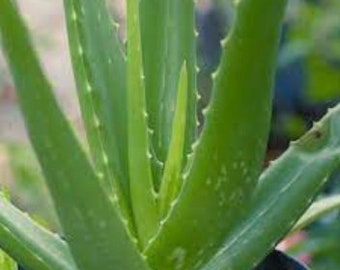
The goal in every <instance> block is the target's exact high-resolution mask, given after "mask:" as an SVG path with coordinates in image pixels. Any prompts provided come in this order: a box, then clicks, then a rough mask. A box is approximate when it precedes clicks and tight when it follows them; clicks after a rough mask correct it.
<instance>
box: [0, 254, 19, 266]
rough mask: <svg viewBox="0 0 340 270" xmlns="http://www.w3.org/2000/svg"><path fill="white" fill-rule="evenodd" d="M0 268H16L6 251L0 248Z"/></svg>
mask: <svg viewBox="0 0 340 270" xmlns="http://www.w3.org/2000/svg"><path fill="white" fill-rule="evenodd" d="M0 269H1V270H17V269H18V266H17V264H16V262H15V261H13V260H12V259H11V258H10V257H9V256H8V255H7V254H6V253H4V252H3V251H1V250H0Z"/></svg>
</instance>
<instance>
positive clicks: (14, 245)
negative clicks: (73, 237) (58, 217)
mask: <svg viewBox="0 0 340 270" xmlns="http://www.w3.org/2000/svg"><path fill="white" fill-rule="evenodd" d="M0 246H1V248H3V249H4V250H5V251H6V252H8V253H9V254H10V255H11V256H12V257H13V258H15V260H16V261H18V262H20V264H21V265H23V266H25V267H26V268H27V269H35V270H40V269H43V270H45V269H46V270H50V269H55V270H76V269H77V267H76V266H75V263H74V262H73V259H72V256H71V253H70V251H69V249H68V246H67V244H66V243H65V242H63V241H62V240H61V239H60V238H59V237H58V236H57V235H53V234H52V233H50V232H48V231H47V230H45V229H43V228H42V227H40V226H39V225H38V224H36V223H35V222H33V221H32V220H31V219H30V218H29V217H28V216H27V215H26V214H24V213H22V212H20V211H19V210H18V209H16V208H15V207H14V206H13V205H11V204H10V203H9V202H8V201H7V200H6V199H5V198H4V197H3V195H0ZM3 258H4V263H9V264H10V260H8V258H6V257H3ZM0 266H2V265H1V262H0ZM0 269H2V270H3V269H4V270H7V269H6V268H2V267H0ZM10 269H11V268H8V270H10Z"/></svg>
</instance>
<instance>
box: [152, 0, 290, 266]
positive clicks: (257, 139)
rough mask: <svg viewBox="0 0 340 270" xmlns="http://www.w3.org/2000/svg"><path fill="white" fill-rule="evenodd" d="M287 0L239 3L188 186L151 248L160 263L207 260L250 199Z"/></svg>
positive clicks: (263, 147) (196, 263)
mask: <svg viewBox="0 0 340 270" xmlns="http://www.w3.org/2000/svg"><path fill="white" fill-rule="evenodd" d="M285 4H286V1H285V0H280V1H275V2H273V1H271V0H260V1H253V0H242V1H240V2H239V3H238V6H237V15H236V21H235V25H234V26H233V29H232V32H231V34H230V36H229V37H228V39H227V42H226V43H225V44H224V55H223V58H222V62H221V66H220V68H219V70H218V71H217V73H216V74H215V75H214V92H213V97H212V102H211V104H210V105H209V108H208V110H207V113H206V123H205V127H204V129H203V132H202V135H201V138H200V139H199V140H198V142H197V144H195V147H194V155H193V158H192V161H191V162H190V164H191V166H190V167H188V168H187V171H186V173H185V175H184V184H183V188H182V190H181V192H180V194H179V196H178V200H177V202H174V203H173V204H172V205H173V209H172V210H170V214H169V217H168V218H167V219H166V220H164V221H163V222H162V223H164V226H163V227H162V228H161V230H160V231H159V233H158V235H157V236H156V237H155V238H154V241H152V243H151V244H150V246H149V247H148V249H147V251H146V254H147V256H148V257H149V261H150V264H151V265H152V266H154V267H155V268H162V269H175V267H177V269H187V268H190V267H194V266H195V267H198V266H199V265H201V264H202V263H204V261H205V260H207V259H208V258H209V256H211V255H212V254H213V253H214V252H216V251H217V249H218V248H219V246H220V245H221V244H222V242H223V239H225V237H226V236H227V235H228V234H229V233H230V230H231V229H232V228H233V226H234V225H235V222H236V221H237V217H238V216H239V215H240V214H241V213H242V212H243V211H244V209H245V208H246V205H247V202H249V200H248V198H249V196H250V194H251V192H252V191H253V189H254V186H255V185H256V181H257V179H258V176H259V174H260V171H261V168H262V162H263V158H264V154H265V150H266V143H267V136H268V131H269V123H270V116H271V100H272V84H273V77H274V67H275V60H276V52H277V48H278V41H279V36H280V29H281V21H282V17H283V11H284V9H285ZM259 48H261V51H262V52H265V53H259ZM254 116H256V117H254ZM207 160H209V161H207ZM156 254H157V255H156ZM179 261H180V263H179Z"/></svg>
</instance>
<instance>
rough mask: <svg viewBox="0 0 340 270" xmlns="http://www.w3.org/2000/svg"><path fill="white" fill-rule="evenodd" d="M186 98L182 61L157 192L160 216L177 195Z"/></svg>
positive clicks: (186, 84) (186, 74)
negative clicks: (174, 107)
mask: <svg viewBox="0 0 340 270" xmlns="http://www.w3.org/2000/svg"><path fill="white" fill-rule="evenodd" d="M187 100H188V72H187V67H186V64H185V63H184V65H183V67H182V71H181V76H180V79H179V83H178V91H177V101H176V110H175V115H174V120H173V123H172V135H171V143H170V146H169V152H168V157H167V159H166V163H165V169H164V175H163V179H162V182H161V189H160V194H159V207H160V216H161V217H163V218H164V217H165V215H166V214H167V213H168V211H169V209H170V205H171V203H172V202H173V201H174V199H175V198H176V197H177V195H178V191H179V189H180V187H181V184H182V181H183V179H182V178H181V172H182V160H183V149H184V141H185V127H186V111H187Z"/></svg>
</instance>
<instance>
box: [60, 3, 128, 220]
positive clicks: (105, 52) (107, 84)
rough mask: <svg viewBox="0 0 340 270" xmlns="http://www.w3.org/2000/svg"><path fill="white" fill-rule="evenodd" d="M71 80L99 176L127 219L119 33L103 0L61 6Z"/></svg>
mask: <svg viewBox="0 0 340 270" xmlns="http://www.w3.org/2000/svg"><path fill="white" fill-rule="evenodd" d="M64 6H65V14H66V19H67V28H68V36H69V44H70V49H71V58H72V62H73V68H74V76H75V79H76V82H77V89H78V96H79V101H80V105H81V109H82V115H83V118H84V122H85V126H86V130H87V137H88V141H89V144H90V150H91V154H92V157H93V160H94V164H95V168H96V170H97V174H98V175H99V176H100V177H101V178H103V184H104V185H105V188H106V190H107V191H108V192H109V193H116V194H117V196H118V199H119V203H120V205H121V206H122V211H123V214H124V216H125V217H128V216H129V215H130V212H129V207H128V205H129V204H128V201H127V198H128V197H129V195H128V194H129V188H128V174H127V173H128V169H127V130H126V70H125V68H126V67H125V66H126V63H125V59H124V58H125V55H124V52H123V51H122V45H121V42H120V40H119V37H118V33H117V29H118V27H117V26H115V25H114V24H113V23H112V19H111V17H110V14H109V12H108V9H107V7H106V2H105V0H64Z"/></svg>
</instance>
